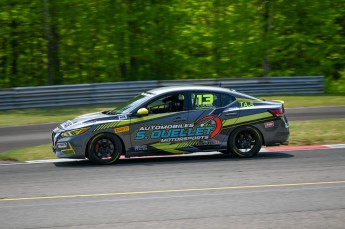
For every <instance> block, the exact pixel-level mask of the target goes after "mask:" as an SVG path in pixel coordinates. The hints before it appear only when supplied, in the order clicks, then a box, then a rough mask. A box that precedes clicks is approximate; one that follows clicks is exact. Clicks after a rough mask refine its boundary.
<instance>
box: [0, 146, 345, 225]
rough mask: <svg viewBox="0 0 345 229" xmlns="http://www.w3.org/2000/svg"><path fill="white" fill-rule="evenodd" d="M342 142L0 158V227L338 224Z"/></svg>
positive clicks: (342, 213) (344, 158)
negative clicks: (99, 157)
mask: <svg viewBox="0 0 345 229" xmlns="http://www.w3.org/2000/svg"><path fill="white" fill-rule="evenodd" d="M344 162H345V149H327V150H326V149H323V150H309V151H286V152H279V151H277V152H269V153H261V154H259V155H258V157H257V158H253V159H235V158H230V157H228V156H226V155H221V154H219V155H209V156H190V157H173V158H137V159H126V160H120V162H119V164H115V165H110V166H98V165H93V164H90V162H88V161H74V162H60V163H45V164H7V165H4V164H0V174H1V175H0V223H1V224H0V225H1V226H0V227H1V228H27V229H28V228H75V229H85V228H101V229H102V228H121V229H131V228H150V229H151V228H160V229H164V228H173V229H177V228H198V229H203V228H205V229H206V228H207V229H208V228H294V229H295V228H312V229H315V228H344V225H345V195H344V194H345V173H344V171H345V163H344Z"/></svg>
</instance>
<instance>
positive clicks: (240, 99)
mask: <svg viewBox="0 0 345 229" xmlns="http://www.w3.org/2000/svg"><path fill="white" fill-rule="evenodd" d="M236 100H237V101H241V102H253V103H257V102H262V100H261V99H248V98H236Z"/></svg>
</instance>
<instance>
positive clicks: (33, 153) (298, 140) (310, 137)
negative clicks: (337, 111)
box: [0, 119, 345, 161]
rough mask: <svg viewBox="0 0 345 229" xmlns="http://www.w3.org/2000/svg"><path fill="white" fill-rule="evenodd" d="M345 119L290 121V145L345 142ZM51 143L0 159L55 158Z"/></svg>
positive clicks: (12, 151)
mask: <svg viewBox="0 0 345 229" xmlns="http://www.w3.org/2000/svg"><path fill="white" fill-rule="evenodd" d="M344 126H345V119H324V120H312V121H292V122H290V145H291V146H297V145H324V144H337V143H345V130H344V128H343V127H344ZM54 158H56V157H55V155H54V154H53V153H52V150H51V144H45V145H39V146H34V147H28V148H22V149H16V150H11V151H7V152H4V153H0V160H12V161H29V160H43V159H54Z"/></svg>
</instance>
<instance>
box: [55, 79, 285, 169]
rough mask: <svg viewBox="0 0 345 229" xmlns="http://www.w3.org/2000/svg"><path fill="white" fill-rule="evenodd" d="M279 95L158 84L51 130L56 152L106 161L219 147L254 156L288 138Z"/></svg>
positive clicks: (223, 150)
mask: <svg viewBox="0 0 345 229" xmlns="http://www.w3.org/2000/svg"><path fill="white" fill-rule="evenodd" d="M288 138H289V125H288V121H287V119H286V117H285V115H284V105H283V103H282V102H281V101H280V102H279V101H265V100H261V99H258V98H255V97H252V96H249V95H245V94H243V93H239V92H236V91H234V90H230V89H225V88H220V87H205V86H185V87H180V86H179V87H177V86H173V87H162V88H157V89H153V90H150V91H147V92H144V93H142V94H140V95H138V96H136V97H134V98H133V99H131V100H129V101H128V102H126V103H123V104H120V105H119V106H118V107H117V108H116V109H114V110H109V111H104V112H98V113H92V114H86V115H82V116H79V117H76V118H75V119H73V120H69V121H66V122H64V123H62V124H60V125H59V126H58V127H57V128H55V129H54V131H53V133H52V142H53V151H54V153H55V154H56V156H57V157H61V158H88V159H90V160H91V161H93V162H96V163H99V164H111V163H114V162H115V161H117V160H118V159H119V158H120V156H121V155H125V156H126V157H132V156H147V155H157V154H185V153H193V152H200V151H220V152H222V153H226V154H231V155H234V156H238V157H254V156H256V155H257V153H258V152H259V151H260V149H261V147H262V145H265V146H273V145H274V146H277V145H281V144H283V145H286V144H288Z"/></svg>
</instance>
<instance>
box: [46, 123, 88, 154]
mask: <svg viewBox="0 0 345 229" xmlns="http://www.w3.org/2000/svg"><path fill="white" fill-rule="evenodd" d="M60 134H61V132H60V131H59V129H58V128H57V129H55V130H54V131H53V132H52V136H51V138H52V150H53V152H54V153H55V155H56V157H59V158H78V159H82V158H85V145H83V142H84V139H83V137H82V138H81V136H74V137H66V138H61V136H60Z"/></svg>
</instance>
